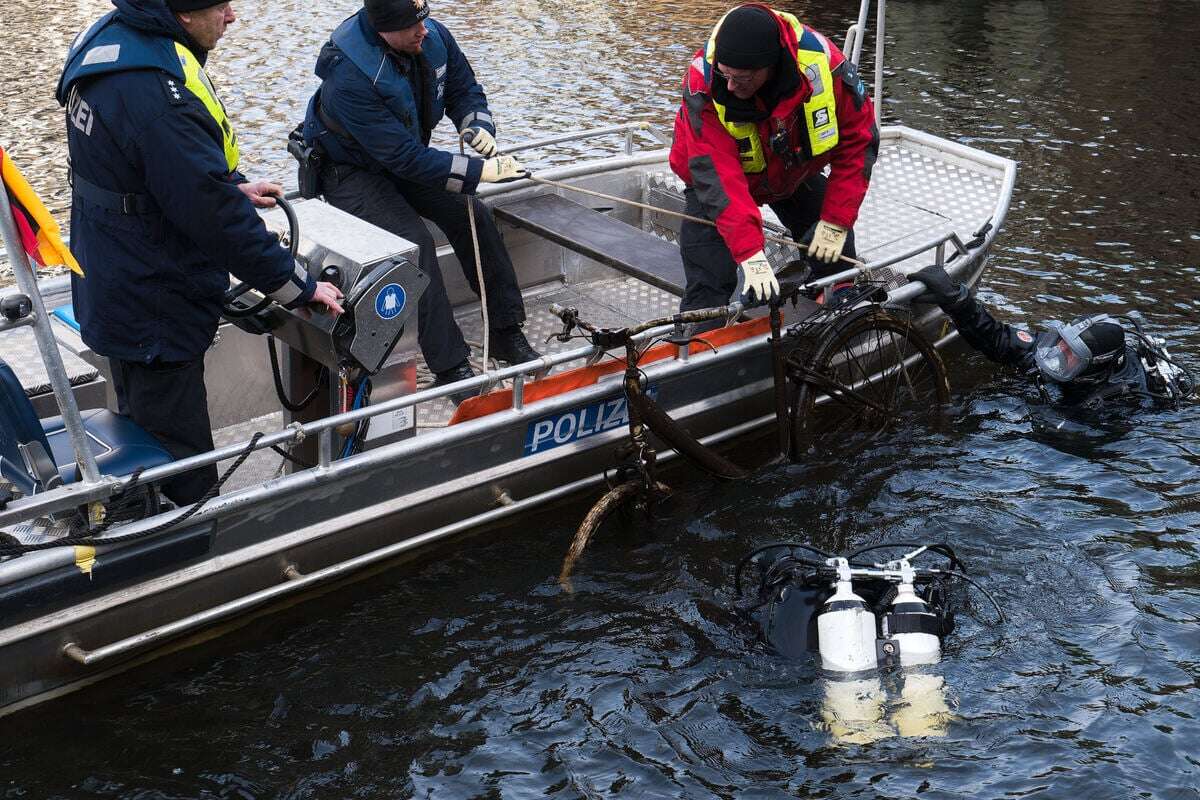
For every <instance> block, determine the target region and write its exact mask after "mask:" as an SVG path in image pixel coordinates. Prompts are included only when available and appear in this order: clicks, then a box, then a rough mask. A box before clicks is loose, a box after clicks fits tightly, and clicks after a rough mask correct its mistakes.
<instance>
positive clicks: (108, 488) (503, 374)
mask: <svg viewBox="0 0 1200 800" xmlns="http://www.w3.org/2000/svg"><path fill="white" fill-rule="evenodd" d="M670 329H671V326H669V325H666V326H662V327H659V328H655V329H653V330H649V331H646V332H645V333H643V334H641V335H639V336H635V337H634V340H635V341H638V342H641V341H645V340H648V339H650V338H652V337H654V336H657V335H659V334H661V333H663V332H666V331H669V330H670ZM603 352H604V351H603V349H602V348H597V347H594V346H592V345H587V346H586V347H580V348H577V349H574V350H568V351H565V352H562V353H557V354H555V355H550V356H543V357H542V358H540V359H538V360H537V361H530V362H528V363H526V364H518V365H516V366H512V367H505V368H503V369H499V370H491V371H485V372H482V373H480V374H479V375H476V376H475V377H473V378H471V379H469V380H465V381H459V382H457V383H453V384H447V385H445V386H435V387H433V388H430V389H425V390H422V391H419V392H415V393H413V394H410V395H403V396H401V397H395V398H392V399H391V400H387V401H385V402H382V403H379V404H378V405H372V406H367V407H366V408H360V409H356V410H353V411H346V412H343V413H341V414H337V415H335V416H331V417H325V418H323V419H319V420H314V421H312V422H308V423H304V424H302V425H301V424H297V423H292V425H290V426H287V427H285V428H283V429H281V430H279V431H276V432H274V433H269V434H266V435H264V436H262V437H261V438H260V439H259V440H258V441H257V442H256V443H255V444H254V447H253V448H250V449H251V451H252V452H254V451H259V450H265V449H267V448H269V447H272V446H275V445H281V444H288V443H296V442H300V441H303V440H304V439H306V438H308V437H310V436H318V437H320V438H319V439H318V444H319V447H318V450H319V451H320V452H321V454H322V455H321V457H320V458H319V462H318V464H317V465H316V466H314V467H312V468H309V469H306V470H302V471H301V473H307V472H313V471H316V470H328V469H329V467H330V466H331V465H332V463H333V460H332V447H331V446H330V442H329V441H327V440H331V437H332V434H333V431H334V429H335V428H338V427H340V426H342V425H347V424H355V423H358V422H361V421H362V420H365V419H370V418H371V417H375V416H378V415H382V414H389V413H392V412H394V411H399V410H401V409H406V408H415V407H416V406H419V405H421V404H422V403H427V402H430V401H432V400H437V399H440V398H443V397H447V396H449V395H451V394H458V393H460V392H463V391H470V390H471V389H482V388H483V387H484V386H489V385H493V386H494V385H495V384H497V383H499V382H500V381H504V380H509V379H518V378H520V379H522V380H527V379H530V378H533V377H535V376H536V375H538V374H539V373H542V372H545V371H548V370H549V369H551V368H552V367H555V366H559V365H562V364H567V363H570V362H573V361H583V362H585V363H586V362H587V360H588V359H590V358H592V357H594V356H596V355H597V354H598V353H599V354H601V355H602V354H603ZM519 397H520V401H521V402H522V404H523V393H521V395H520V396H519V395H518V393H517V392H515V391H514V393H513V402H512V403H511V404H510V409H515V408H518V405H517V404H518V401H519V400H518V398H519ZM249 444H250V443H249V441H245V442H241V443H238V444H234V445H228V446H225V447H221V448H218V449H215V450H212V451H209V452H207V453H202V454H200V455H195V456H191V457H190V458H186V459H182V460H179V461H173V462H171V463H169V464H164V465H163V466H161V467H154V468H153V469H148V470H145V471H144V472H142V473H141V474H140V475H138V477H137V480H136V481H134V482H131V481H130V480H129V479H119V478H112V479H110V480H109V481H108V482H105V483H100V484H95V485H90V486H83V485H77V484H70V485H67V486H63V487H60V488H58V489H54V490H52V491H49V492H44V493H41V494H37V495H33V496H31V497H26V498H21V499H19V500H14V501H12V502H10V503H9V504H8V506H7V508H5V509H4V510H2V511H0V525H6V524H12V523H15V522H21V521H24V520H27V519H29V518H31V517H36V516H42V515H45V514H49V513H53V512H55V511H61V510H65V509H70V508H74V507H76V506H78V505H80V504H82V503H84V502H92V501H98V500H104V499H107V498H108V497H110V496H111V495H112V494H113V493H114V492H115V491H117V490H118V489H121V490H125V491H127V490H128V489H129V488H132V487H133V486H138V485H144V484H150V483H156V482H159V481H162V480H165V479H167V478H170V477H173V476H175V475H179V474H182V473H184V472H189V471H191V470H193V469H198V468H200V467H204V466H208V465H210V464H216V463H218V462H220V461H224V460H226V459H230V458H234V457H236V456H238V455H241V454H242V453H243V452H245V451H246V450H247V448H248V447H249ZM322 445H323V446H322ZM297 474H300V473H297ZM135 524H136V523H130V524H129V525H126V526H121V527H113V528H112V529H110V530H109V532H108V535H112V536H116V535H119V534H121V533H123V532H125V531H128V530H130V529H131V527H130V526H131V525H135ZM97 542H98V543H103V537H101V538H100V539H98V540H97Z"/></svg>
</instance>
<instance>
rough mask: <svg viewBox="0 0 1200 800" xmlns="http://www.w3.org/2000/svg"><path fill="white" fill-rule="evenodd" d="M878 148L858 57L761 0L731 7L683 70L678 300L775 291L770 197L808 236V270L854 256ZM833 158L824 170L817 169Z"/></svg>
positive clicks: (720, 300) (676, 160)
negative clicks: (765, 221) (682, 288)
mask: <svg viewBox="0 0 1200 800" xmlns="http://www.w3.org/2000/svg"><path fill="white" fill-rule="evenodd" d="M878 152H879V131H878V128H877V127H876V125H875V110H874V106H873V105H872V103H871V100H870V98H869V97H868V96H867V94H866V89H865V87H864V86H863V83H862V81H861V80H859V77H858V73H857V71H856V70H855V67H854V65H853V64H852V63H850V62H849V61H848V60H847V59H846V58H845V56H843V55H842V52H841V51H840V50H838V48H837V46H836V45H835V44H833V42H831V41H830V40H829V39H827V38H826V37H825V36H823V35H822V34H820V33H818V32H817V31H815V30H813V29H812V28H810V27H808V26H807V25H805V24H803V23H801V22H800V21H799V20H798V19H797V18H796V17H794V16H793V15H791V14H788V13H786V12H781V11H774V10H772V9H770V8H768V7H767V6H764V5H760V4H758V3H748V4H745V5H741V6H738V7H737V8H735V9H733V10H732V11H730V12H729V13H728V14H726V15H725V16H724V17H722V18H721V20H720V21H719V22H718V23H717V25H716V27H714V28H713V32H712V35H711V36H710V37H709V40H708V44H707V45H706V46H705V47H703V48H701V49H700V50H698V51H696V53H695V55H694V56H693V57H692V61H691V63H690V64H689V66H688V69H687V74H686V75H684V78H683V102H682V104H681V105H680V108H679V113H678V114H677V115H676V117H675V140H674V144H673V145H672V147H671V156H670V162H671V169H672V170H674V172H675V174H677V175H678V176H679V177H680V178H681V179H682V180H683V182H684V183H685V184H686V185H687V189H686V190H685V191H684V198H685V201H686V210H687V212H688V213H689V214H691V215H693V216H703V217H705V218H706V219H709V220H711V221H712V222H714V223H715V224H716V227H715V229H714V228H713V227H710V226H707V225H702V224H700V223H698V222H689V221H686V220H685V221H684V222H683V225H682V227H681V229H680V235H679V242H680V250H681V252H682V255H683V266H684V272H685V274H686V275H687V290H686V292H685V294H684V297H683V301H682V302H681V303H680V309H681V310H685V311H686V310H691V309H696V308H706V307H710V306H717V305H724V304H725V303H727V302H729V297H730V294H731V293H732V292H733V290H734V288H735V287H736V286H737V281H738V269H739V267H740V268H741V272H742V276H743V288H742V291H743V293H744V294H747V295H749V296H750V297H752V298H755V299H757V300H758V301H759V302H762V301H763V300H765V299H767V298H769V297H770V296H771V295H772V294H774V293H776V292H778V291H779V283H778V281H777V280H776V278H775V275H774V273H773V272H772V269H771V265H770V264H769V263H768V261H767V257H766V254H765V252H764V245H765V239H764V238H763V226H762V213H761V212H760V210H759V206H760V205H763V204H767V205H769V206H770V207H771V209H772V210H773V211H774V212H775V214H776V215H777V216H778V217H779V219H780V221H782V222H783V224H784V225H786V226H787V227H788V229H789V230H790V231H791V232H792V235H793V237H795V238H796V239H798V240H800V241H807V242H809V246H808V256H809V258H810V259H811V260H813V261H814V266H815V268H816V269H815V272H816V274H818V275H820V274H832V273H833V272H836V271H837V267H836V266H835V265H836V263H837V262H838V260H839V258H840V257H841V256H842V255H846V256H849V257H853V256H854V252H855V251H854V232H853V227H854V223H855V221H856V220H857V218H858V210H859V206H860V205H861V204H862V201H863V197H864V195H865V194H866V192H867V185H868V183H869V181H870V179H871V170H872V167H873V166H874V164H875V159H876V156H877V155H878ZM826 167H829V170H830V171H829V177H828V178H826V177H825V176H824V174H823V170H824V169H825V168H826Z"/></svg>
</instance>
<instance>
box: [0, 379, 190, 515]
mask: <svg viewBox="0 0 1200 800" xmlns="http://www.w3.org/2000/svg"><path fill="white" fill-rule="evenodd" d="M81 416H82V418H83V427H84V429H85V430H86V431H87V434H88V439H89V441H88V444H89V445H90V446H91V450H92V453H93V454H94V455H95V456H96V462H97V466H98V467H99V469H100V471H101V472H102V473H104V474H107V475H119V476H125V475H129V474H132V473H133V472H134V471H135V470H138V469H150V468H151V467H158V466H162V465H163V464H169V463H170V462H171V461H172V460H173V459H172V458H171V454H170V453H168V452H167V451H166V450H165V449H164V448H163V446H162V445H161V444H159V442H158V440H157V439H155V438H154V437H153V436H151V435H150V434H149V433H147V432H146V431H144V430H142V428H141V426H140V425H138V424H137V423H136V422H134V421H133V420H131V419H129V418H128V417H123V416H121V415H119V414H114V413H112V412H111V411H108V410H106V409H91V410H88V411H85V412H83V414H82V415H81ZM0 473H2V474H3V477H4V479H5V480H7V481H9V482H10V483H12V484H13V486H15V487H16V488H17V489H18V490H19V491H20V492H21V493H22V494H25V495H30V494H33V493H35V492H38V491H45V490H47V489H52V488H54V487H55V486H57V485H59V484H60V483H72V482H74V481H75V480H77V479H78V469H77V468H76V465H75V454H74V451H73V449H72V447H71V440H70V436H69V435H68V434H67V430H66V426H65V424H64V423H63V421H62V417H51V418H48V419H45V420H39V419H38V418H37V414H36V413H34V410H33V404H32V403H31V402H30V401H29V397H28V396H27V395H26V394H25V389H24V388H23V387H22V386H21V381H20V380H19V379H18V378H17V376H16V375H15V374H14V373H13V371H12V368H11V367H10V366H9V365H8V364H7V363H6V362H5V361H4V360H3V359H0Z"/></svg>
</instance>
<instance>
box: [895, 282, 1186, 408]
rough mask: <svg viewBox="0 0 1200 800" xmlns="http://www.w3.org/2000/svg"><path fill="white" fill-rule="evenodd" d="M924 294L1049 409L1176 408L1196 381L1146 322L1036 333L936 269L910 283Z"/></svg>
mask: <svg viewBox="0 0 1200 800" xmlns="http://www.w3.org/2000/svg"><path fill="white" fill-rule="evenodd" d="M909 278H910V280H914V281H921V282H922V283H924V284H925V289H926V291H925V292H924V293H923V294H921V295H920V296H918V297H917V302H933V303H936V304H937V305H938V306H939V307H940V308H941V309H942V311H944V312H945V313H946V315H947V316H948V317H949V318H950V321H951V322H953V323H954V327H955V328H957V329H958V332H959V334H960V335H961V336H962V338H963V339H965V340H966V342H967V343H968V344H969V345H971V347H973V348H974V349H976V350H978V351H979V352H981V353H983V354H984V355H985V356H987V357H988V358H989V359H991V360H992V361H995V362H997V363H1000V364H1006V365H1009V366H1013V367H1016V368H1017V369H1018V370H1020V371H1021V372H1022V373H1024V374H1026V375H1028V376H1030V377H1032V378H1033V379H1034V381H1035V382H1036V383H1037V387H1038V392H1039V394H1040V395H1041V396H1042V399H1043V400H1044V401H1046V402H1047V403H1057V404H1062V405H1064V406H1069V407H1072V408H1079V409H1096V408H1100V407H1101V406H1104V405H1106V404H1108V403H1110V402H1113V401H1126V402H1135V403H1139V404H1142V405H1150V406H1158V407H1162V406H1167V407H1173V406H1175V405H1177V404H1178V403H1179V401H1181V400H1183V399H1185V398H1187V397H1189V396H1191V395H1192V394H1193V393H1194V392H1195V390H1196V381H1195V379H1194V378H1193V377H1192V375H1191V373H1189V372H1188V371H1187V370H1186V369H1184V368H1183V367H1182V366H1181V365H1179V364H1178V363H1177V362H1176V361H1175V360H1173V359H1172V358H1171V356H1170V355H1169V354H1168V353H1167V350H1166V348H1165V347H1164V346H1163V342H1162V340H1161V339H1158V338H1156V337H1152V336H1150V335H1149V334H1147V333H1146V331H1145V330H1144V328H1143V324H1142V318H1141V315H1139V314H1137V312H1132V313H1130V314H1128V315H1125V316H1110V315H1108V314H1095V315H1091V316H1084V317H1077V318H1076V319H1074V320H1072V321H1071V322H1070V323H1069V324H1063V323H1061V322H1058V321H1048V322H1044V323H1042V326H1041V327H1042V330H1041V331H1039V332H1036V333H1031V332H1030V331H1027V330H1023V329H1020V328H1016V327H1014V326H1012V325H1008V324H1006V323H1003V322H1000V321H998V320H997V319H996V318H995V317H993V316H992V315H991V313H990V312H989V311H988V310H987V308H985V307H984V305H983V304H982V303H981V302H979V300H977V299H976V298H975V297H973V296H971V294H970V292H969V291H968V290H967V287H966V286H965V285H964V284H961V283H958V282H957V281H955V280H954V279H953V278H951V277H950V276H949V275H948V274H947V273H946V270H945V269H943V268H942V267H941V266H939V265H937V264H933V265H931V266H928V267H925V268H924V269H922V270H920V271H918V272H915V273H913V274H912V275H911V276H909Z"/></svg>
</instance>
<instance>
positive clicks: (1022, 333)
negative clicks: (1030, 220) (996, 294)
mask: <svg viewBox="0 0 1200 800" xmlns="http://www.w3.org/2000/svg"><path fill="white" fill-rule="evenodd" d="M942 310H943V311H945V312H946V315H947V316H949V317H950V320H951V321H952V322H953V323H954V327H955V328H957V329H958V333H959V335H961V336H962V337H963V339H965V340H966V342H967V344H969V345H971V347H973V348H975V349H976V350H978V351H979V352H981V353H983V354H984V355H985V356H987V357H988V358H990V359H991V360H992V361H995V362H997V363H1000V364H1005V365H1008V366H1012V367H1016V368H1017V369H1018V370H1019V371H1020V372H1022V373H1023V374H1026V375H1028V376H1029V377H1031V378H1035V379H1039V382H1040V383H1046V384H1049V382H1041V381H1040V375H1041V372H1040V370H1039V369H1038V365H1037V363H1036V360H1035V354H1036V353H1037V348H1038V347H1039V346H1040V345H1042V344H1046V343H1047V342H1049V341H1050V340H1052V339H1054V338H1056V337H1057V334H1055V333H1054V332H1053V331H1041V332H1038V333H1031V332H1029V331H1026V330H1023V329H1020V328H1016V327H1014V326H1012V325H1008V324H1006V323H1003V322H1000V321H999V320H997V319H996V318H995V317H993V316H992V315H991V313H989V312H988V310H987V308H985V307H984V305H983V304H982V303H980V302H979V301H978V300H977V299H975V298H974V297H972V296H970V295H969V294H967V293H966V292H965V291H963V292H962V294H961V295H960V296H959V299H957V300H955V301H954V302H953V303H947V304H944V305H943V306H942ZM1127 341H1128V339H1127ZM1137 341H1139V345H1138V346H1133V345H1130V344H1128V343H1127V344H1126V345H1125V354H1124V356H1123V357H1122V358H1119V359H1117V360H1116V361H1115V362H1114V364H1115V366H1114V367H1113V368H1112V369H1111V371H1110V372H1109V373H1108V374H1107V375H1104V376H1103V377H1101V378H1099V379H1098V380H1090V381H1083V380H1079V381H1072V382H1070V383H1066V384H1052V385H1053V387H1054V390H1055V391H1056V392H1057V393H1058V394H1059V395H1060V397H1059V398H1057V399H1059V400H1061V402H1062V403H1063V404H1065V405H1069V406H1073V407H1077V408H1095V407H1098V406H1100V405H1102V404H1103V403H1105V402H1106V401H1109V400H1113V399H1118V398H1124V399H1127V400H1136V401H1140V402H1144V403H1154V402H1156V400H1158V399H1159V398H1162V397H1163V391H1162V387H1156V386H1154V383H1155V382H1154V381H1153V380H1152V379H1151V376H1149V375H1148V374H1147V372H1146V368H1145V366H1144V365H1143V363H1142V353H1141V344H1140V340H1137Z"/></svg>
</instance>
